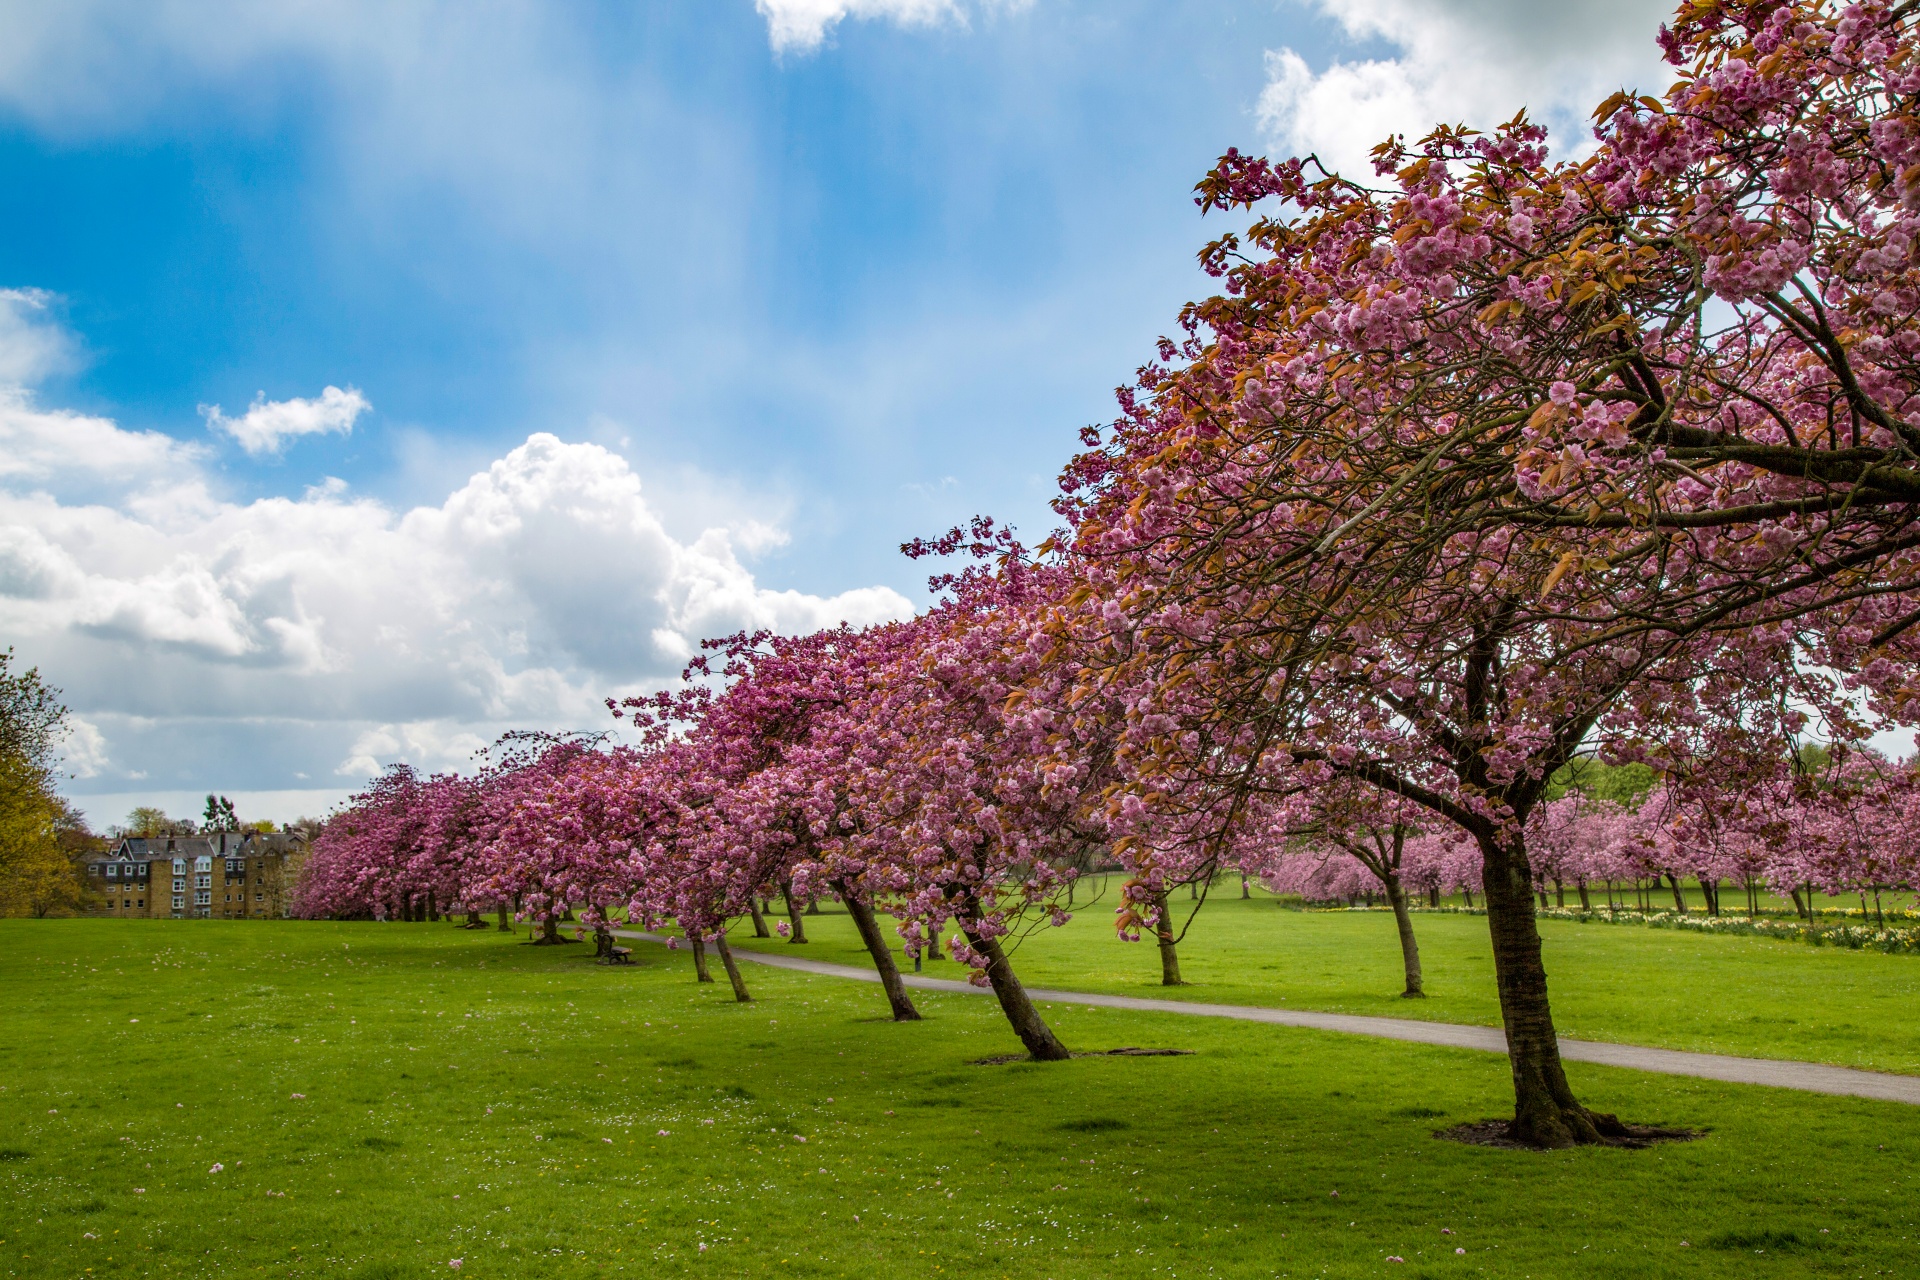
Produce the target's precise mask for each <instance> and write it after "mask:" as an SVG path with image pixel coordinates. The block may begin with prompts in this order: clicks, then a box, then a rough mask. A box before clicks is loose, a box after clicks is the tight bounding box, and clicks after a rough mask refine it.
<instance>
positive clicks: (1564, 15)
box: [1255, 0, 1672, 179]
mask: <svg viewBox="0 0 1920 1280" xmlns="http://www.w3.org/2000/svg"><path fill="white" fill-rule="evenodd" d="M1313 4H1314V7H1315V8H1317V9H1319V10H1320V11H1321V12H1322V13H1323V14H1325V15H1326V16H1327V17H1330V18H1332V19H1333V20H1334V21H1335V22H1337V23H1338V24H1339V25H1340V27H1341V28H1342V30H1343V31H1344V32H1345V33H1346V35H1347V36H1348V37H1349V38H1350V39H1352V40H1353V41H1355V42H1356V43H1384V44H1386V45H1388V46H1390V47H1392V48H1393V49H1394V50H1395V51H1396V52H1395V53H1394V55H1393V56H1391V57H1375V58H1359V59H1352V60H1336V61H1334V62H1333V63H1331V64H1329V65H1328V66H1326V67H1324V68H1322V69H1320V70H1318V71H1316V70H1314V69H1313V68H1312V67H1311V66H1310V65H1309V64H1308V63H1307V61H1306V60H1305V59H1304V58H1302V57H1301V56H1300V55H1299V54H1298V53H1296V52H1295V51H1294V50H1292V49H1289V48H1282V49H1274V50H1269V51H1268V52H1267V55H1266V68H1267V83H1266V86H1265V88H1264V89H1263V90H1262V92H1261V94H1260V99H1259V102H1258V105H1257V106H1256V108H1255V114H1256V116H1257V118H1258V120H1259V123H1260V125H1261V128H1262V129H1263V131H1264V132H1265V134H1266V136H1267V141H1268V144H1269V145H1270V146H1271V147H1272V148H1273V149H1274V150H1275V151H1276V152H1278V153H1284V154H1290V155H1304V154H1306V153H1309V152H1313V153H1317V154H1318V155H1319V156H1320V157H1321V159H1322V161H1323V162H1325V163H1326V164H1327V166H1328V167H1329V168H1337V169H1339V170H1341V171H1342V172H1345V173H1347V174H1349V175H1353V176H1357V177H1361V178H1363V179H1364V178H1366V177H1367V176H1369V175H1370V174H1371V173H1372V169H1371V167H1370V162H1369V160H1368V153H1369V152H1370V151H1371V150H1372V149H1373V147H1374V146H1375V144H1377V143H1379V142H1381V141H1382V140H1384V139H1385V138H1387V137H1388V136H1389V135H1391V134H1395V133H1404V134H1406V135H1407V136H1408V137H1409V138H1410V139H1411V138H1417V137H1419V136H1421V135H1422V134H1425V133H1426V132H1427V131H1428V130H1429V129H1431V128H1432V127H1433V126H1434V125H1436V124H1440V123H1443V122H1444V123H1448V124H1456V123H1462V122H1464V123H1467V124H1470V125H1473V126H1475V127H1477V128H1488V127H1491V126H1492V125H1495V124H1498V123H1500V122H1501V121H1504V120H1506V119H1508V118H1510V117H1511V116H1512V115H1513V114H1514V112H1515V111H1517V110H1519V109H1520V108H1522V107H1525V108H1527V110H1528V113H1529V114H1530V115H1531V116H1532V117H1533V118H1534V119H1536V120H1539V121H1541V122H1543V123H1546V124H1548V125H1549V126H1551V127H1552V128H1553V130H1554V134H1555V142H1556V145H1557V146H1559V147H1561V148H1563V149H1566V150H1569V151H1575V152H1577V151H1578V150H1579V148H1580V146H1581V145H1582V144H1583V142H1584V139H1585V127H1586V123H1587V120H1588V113H1589V112H1590V111H1591V110H1592V108H1593V107H1594V106H1595V105H1596V104H1597V103H1598V102H1599V101H1600V99H1602V98H1604V97H1605V96H1606V95H1607V94H1609V93H1611V92H1612V91H1613V90H1615V89H1617V88H1620V87H1622V86H1629V87H1638V88H1643V89H1646V88H1651V89H1655V90H1659V89H1664V88H1665V87H1666V85H1667V83H1668V81H1669V80H1670V79H1671V78H1672V76H1671V71H1670V69H1669V68H1665V67H1664V66H1663V65H1662V64H1661V62H1660V57H1659V52H1658V50H1657V48H1656V47H1655V45H1654V41H1653V34H1654V32H1655V30H1656V29H1657V28H1658V26H1659V24H1660V22H1661V21H1662V20H1663V19H1665V18H1666V17H1667V16H1668V15H1669V13H1670V11H1671V9H1672V4H1671V2H1670V0H1560V2H1559V3H1554V4H1541V3H1538V0H1313Z"/></svg>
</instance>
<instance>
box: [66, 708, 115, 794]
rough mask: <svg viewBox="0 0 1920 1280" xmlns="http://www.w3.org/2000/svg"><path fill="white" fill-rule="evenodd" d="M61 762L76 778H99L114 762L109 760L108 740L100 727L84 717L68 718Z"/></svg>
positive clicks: (73, 716)
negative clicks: (101, 772) (102, 771)
mask: <svg viewBox="0 0 1920 1280" xmlns="http://www.w3.org/2000/svg"><path fill="white" fill-rule="evenodd" d="M60 757H61V762H62V763H63V764H64V765H65V767H66V771H67V772H68V773H69V774H71V775H72V776H74V777H76V778H93V777H98V776H99V774H100V771H101V770H103V769H105V768H106V767H107V766H108V765H110V764H112V763H113V762H112V761H111V760H110V759H108V758H107V738H106V735H105V734H103V733H101V732H100V726H99V725H96V724H95V723H93V721H91V720H88V719H87V718H85V717H84V716H76V715H71V714H69V715H68V716H67V731H66V736H65V737H64V738H63V739H61V742H60Z"/></svg>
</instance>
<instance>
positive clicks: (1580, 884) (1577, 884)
mask: <svg viewBox="0 0 1920 1280" xmlns="http://www.w3.org/2000/svg"><path fill="white" fill-rule="evenodd" d="M1573 887H1574V889H1575V890H1576V891H1578V893H1579V894H1580V909H1581V910H1582V911H1591V910H1593V901H1592V899H1590V898H1588V897H1587V882H1586V880H1585V879H1584V878H1583V879H1579V880H1575V881H1574V882H1573Z"/></svg>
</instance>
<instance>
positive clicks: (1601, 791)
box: [1547, 756, 1660, 809]
mask: <svg viewBox="0 0 1920 1280" xmlns="http://www.w3.org/2000/svg"><path fill="white" fill-rule="evenodd" d="M1659 781H1660V775H1659V774H1658V773H1657V772H1655V771H1654V769H1653V767H1652V766H1651V765H1645V764H1640V763H1638V762H1635V763H1633V764H1619V765H1614V764H1605V763H1603V762H1601V761H1599V760H1595V759H1593V758H1592V757H1591V756H1581V757H1580V758H1578V759H1576V760H1571V761H1568V762H1567V765H1566V767H1565V768H1563V769H1561V770H1560V772H1559V773H1557V774H1555V775H1554V779H1553V786H1552V787H1551V788H1549V793H1548V796H1547V798H1548V799H1549V800H1558V799H1559V798H1560V797H1561V796H1563V795H1565V794H1566V793H1567V792H1568V791H1580V792H1584V793H1585V794H1586V795H1587V796H1589V797H1591V798H1592V799H1595V800H1606V801H1608V802H1610V803H1612V804H1617V805H1619V806H1620V807H1621V808H1623V809H1633V808H1637V807H1639V804H1640V802H1641V801H1642V800H1644V799H1646V797H1647V793H1648V792H1649V791H1652V790H1653V788H1654V784H1655V783H1657V782H1659Z"/></svg>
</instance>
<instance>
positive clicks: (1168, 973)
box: [1153, 890, 1187, 987]
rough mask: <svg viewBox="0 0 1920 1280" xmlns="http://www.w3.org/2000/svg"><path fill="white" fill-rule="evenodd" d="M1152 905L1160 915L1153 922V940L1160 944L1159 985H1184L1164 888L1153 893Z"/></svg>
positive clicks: (1171, 914) (1171, 917) (1171, 916)
mask: <svg viewBox="0 0 1920 1280" xmlns="http://www.w3.org/2000/svg"><path fill="white" fill-rule="evenodd" d="M1153 905H1154V908H1155V910H1156V911H1157V912H1158V913H1159V917H1160V918H1159V919H1158V920H1156V921H1154V924H1153V937H1154V941H1156V942H1158V943H1159V944H1160V985H1161V986H1163V987H1184V986H1185V985H1187V984H1186V983H1184V982H1182V981H1180V953H1179V951H1177V950H1175V948H1174V941H1173V912H1172V911H1171V910H1169V909H1168V907H1167V895H1166V891H1165V890H1162V891H1161V892H1159V893H1156V894H1154V895H1153Z"/></svg>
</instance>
